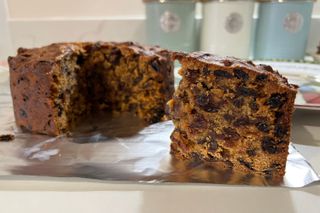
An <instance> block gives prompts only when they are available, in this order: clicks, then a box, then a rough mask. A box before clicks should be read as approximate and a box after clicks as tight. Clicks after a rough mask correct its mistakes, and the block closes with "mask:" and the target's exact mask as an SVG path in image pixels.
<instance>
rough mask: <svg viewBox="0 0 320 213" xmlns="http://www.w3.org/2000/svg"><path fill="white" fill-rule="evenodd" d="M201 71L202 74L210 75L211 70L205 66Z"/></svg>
mask: <svg viewBox="0 0 320 213" xmlns="http://www.w3.org/2000/svg"><path fill="white" fill-rule="evenodd" d="M202 72H203V74H204V75H210V74H211V73H212V70H209V69H208V68H207V67H205V68H204V69H203V71H202Z"/></svg>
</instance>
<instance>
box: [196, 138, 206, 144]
mask: <svg viewBox="0 0 320 213" xmlns="http://www.w3.org/2000/svg"><path fill="white" fill-rule="evenodd" d="M206 143H207V139H206V138H204V139H201V140H198V141H197V144H206Z"/></svg>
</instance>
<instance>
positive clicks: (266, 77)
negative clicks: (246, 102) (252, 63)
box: [256, 74, 268, 81]
mask: <svg viewBox="0 0 320 213" xmlns="http://www.w3.org/2000/svg"><path fill="white" fill-rule="evenodd" d="M267 79H268V76H267V75H265V74H259V75H257V77H256V81H265V80H267Z"/></svg>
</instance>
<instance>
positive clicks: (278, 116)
mask: <svg viewBox="0 0 320 213" xmlns="http://www.w3.org/2000/svg"><path fill="white" fill-rule="evenodd" d="M283 115H284V113H283V112H279V111H276V112H275V113H274V117H275V121H276V122H278V121H279V120H280V119H281V117H282V116H283Z"/></svg>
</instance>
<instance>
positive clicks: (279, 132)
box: [274, 124, 288, 138]
mask: <svg viewBox="0 0 320 213" xmlns="http://www.w3.org/2000/svg"><path fill="white" fill-rule="evenodd" d="M287 133H288V129H287V128H285V127H284V126H282V125H281V124H277V125H276V126H275V129H274V135H275V136H276V137H278V138H282V137H284V136H285V135H286V134H287Z"/></svg>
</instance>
